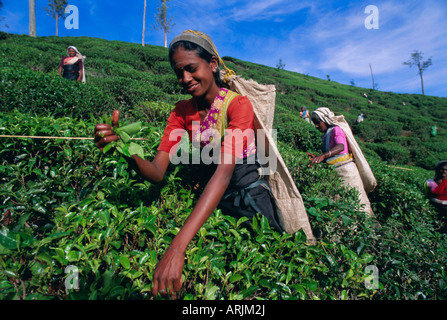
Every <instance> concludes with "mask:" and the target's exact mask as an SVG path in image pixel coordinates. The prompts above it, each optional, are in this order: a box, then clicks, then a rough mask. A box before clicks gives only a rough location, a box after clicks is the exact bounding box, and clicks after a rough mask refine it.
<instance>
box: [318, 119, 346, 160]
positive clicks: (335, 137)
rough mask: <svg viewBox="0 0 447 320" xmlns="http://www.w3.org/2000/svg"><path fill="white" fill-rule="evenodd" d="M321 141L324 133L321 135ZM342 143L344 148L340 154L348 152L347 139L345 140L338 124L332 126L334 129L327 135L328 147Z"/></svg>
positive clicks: (344, 135)
mask: <svg viewBox="0 0 447 320" xmlns="http://www.w3.org/2000/svg"><path fill="white" fill-rule="evenodd" d="M323 143H324V135H323ZM339 143H341V144H343V146H344V149H343V151H342V152H340V154H347V153H349V148H348V141H347V140H346V134H345V132H344V131H343V129H342V128H340V127H339V126H334V129H333V130H332V132H331V136H330V137H329V148H330V149H332V148H333V147H335V145H337V144H339Z"/></svg>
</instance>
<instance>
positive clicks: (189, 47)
mask: <svg viewBox="0 0 447 320" xmlns="http://www.w3.org/2000/svg"><path fill="white" fill-rule="evenodd" d="M178 47H183V49H185V50H186V51H195V52H196V53H197V55H198V56H199V57H200V58H202V59H204V60H205V61H206V62H208V63H210V62H211V60H212V59H213V57H214V55H212V54H211V53H209V52H208V51H206V50H205V49H203V48H202V47H201V46H199V45H198V44H195V43H193V42H190V41H185V40H182V41H177V42H176V43H174V44H173V45H172V46H170V47H169V62H170V63H171V67H172V68H173V69H174V65H173V61H172V57H173V56H174V53H175V50H176V49H177V48H178ZM216 59H217V57H216ZM214 81H216V84H217V85H218V86H219V87H224V86H225V85H224V83H223V81H222V79H221V78H220V69H219V65H218V66H217V69H216V72H214Z"/></svg>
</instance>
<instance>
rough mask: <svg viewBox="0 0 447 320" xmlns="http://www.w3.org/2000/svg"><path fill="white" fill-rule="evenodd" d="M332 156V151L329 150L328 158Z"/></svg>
mask: <svg viewBox="0 0 447 320" xmlns="http://www.w3.org/2000/svg"><path fill="white" fill-rule="evenodd" d="M331 156H332V151H330V150H329V155H328V158H330V157H331Z"/></svg>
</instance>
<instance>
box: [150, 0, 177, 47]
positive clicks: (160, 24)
mask: <svg viewBox="0 0 447 320" xmlns="http://www.w3.org/2000/svg"><path fill="white" fill-rule="evenodd" d="M169 1H170V0H161V7H158V8H157V11H158V13H157V14H156V15H155V21H156V25H154V28H155V29H156V30H163V31H164V34H165V48H167V47H168V32H169V31H170V29H171V27H173V26H174V24H172V18H169V20H168V17H167V15H168V6H167V5H166V3H168V2H169Z"/></svg>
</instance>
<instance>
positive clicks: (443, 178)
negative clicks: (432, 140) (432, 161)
mask: <svg viewBox="0 0 447 320" xmlns="http://www.w3.org/2000/svg"><path fill="white" fill-rule="evenodd" d="M425 189H426V192H427V195H428V197H429V198H430V201H431V202H432V203H433V205H434V206H435V207H436V209H438V212H439V213H440V214H441V215H442V216H444V217H447V161H445V160H443V161H439V162H438V163H437V164H436V165H435V176H434V178H433V179H429V180H427V181H426V182H425Z"/></svg>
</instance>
